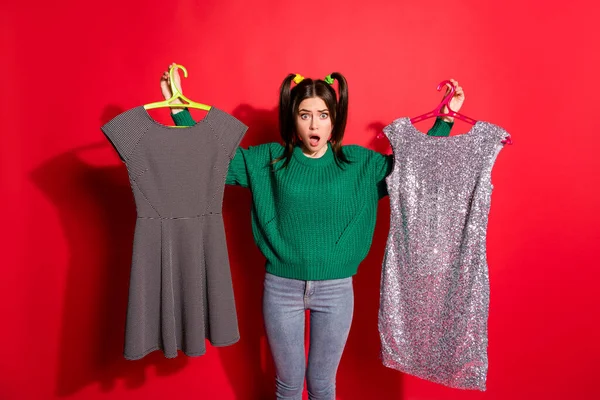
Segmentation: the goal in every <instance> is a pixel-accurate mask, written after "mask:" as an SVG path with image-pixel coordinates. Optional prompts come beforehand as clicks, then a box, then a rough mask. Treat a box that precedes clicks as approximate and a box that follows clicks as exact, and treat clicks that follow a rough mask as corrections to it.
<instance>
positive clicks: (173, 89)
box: [169, 64, 188, 97]
mask: <svg viewBox="0 0 600 400" xmlns="http://www.w3.org/2000/svg"><path fill="white" fill-rule="evenodd" d="M177 68H180V69H181V70H182V71H183V77H184V78H187V76H188V72H187V69H185V67H184V66H183V65H181V64H175V65H173V66H172V67H171V69H170V70H169V78H171V93H172V94H173V97H175V96H177V95H179V94H181V92H180V91H179V89H178V88H176V87H175V79H174V77H175V75H174V74H177V73H178V72H177Z"/></svg>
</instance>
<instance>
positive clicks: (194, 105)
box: [144, 64, 211, 111]
mask: <svg viewBox="0 0 600 400" xmlns="http://www.w3.org/2000/svg"><path fill="white" fill-rule="evenodd" d="M177 68H181V70H182V71H183V76H184V77H185V78H187V76H188V73H187V69H185V67H184V66H183V65H179V64H175V65H173V66H172V67H171V69H170V70H169V77H170V78H171V93H173V95H172V96H171V98H170V99H169V100H165V101H157V102H156V103H150V104H146V105H144V108H145V109H146V110H150V109H152V108H159V107H171V108H173V107H181V108H182V107H190V108H198V109H200V110H205V111H208V110H210V109H211V106H207V105H206V104H201V103H196V102H195V101H192V100H190V99H188V98H187V97H185V96H184V95H183V93H181V92H180V91H179V89H177V88H176V87H175V80H174V79H173V77H174V75H173V74H177V73H178V72H177ZM175 99H180V100H181V101H182V102H183V104H171V102H172V101H173V100H175Z"/></svg>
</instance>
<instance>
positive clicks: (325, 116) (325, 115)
mask: <svg viewBox="0 0 600 400" xmlns="http://www.w3.org/2000/svg"><path fill="white" fill-rule="evenodd" d="M327 118H329V114H327V113H323V114H321V119H327Z"/></svg>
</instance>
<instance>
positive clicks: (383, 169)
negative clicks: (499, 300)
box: [173, 110, 451, 280]
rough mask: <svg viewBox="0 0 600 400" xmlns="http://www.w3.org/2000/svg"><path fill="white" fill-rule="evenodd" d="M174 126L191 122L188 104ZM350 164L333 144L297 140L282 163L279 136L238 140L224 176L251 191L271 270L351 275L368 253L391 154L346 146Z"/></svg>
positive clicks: (442, 129) (439, 127)
mask: <svg viewBox="0 0 600 400" xmlns="http://www.w3.org/2000/svg"><path fill="white" fill-rule="evenodd" d="M173 120H174V122H175V123H176V124H177V125H179V126H182V125H187V126H190V125H193V124H195V122H194V120H193V119H192V117H191V115H190V113H189V112H188V111H187V110H185V111H183V112H180V113H178V114H174V115H173ZM450 128H451V124H449V123H446V122H443V121H441V120H439V119H438V120H436V123H435V124H434V125H433V127H432V129H431V130H430V131H429V133H428V134H429V135H432V136H448V135H449V134H450ZM342 149H343V152H344V154H345V155H346V157H347V158H348V159H349V161H350V163H349V164H342V167H340V166H339V165H338V164H337V163H336V162H335V160H334V156H333V151H332V150H331V147H329V148H328V150H327V151H326V152H325V154H324V155H323V156H322V157H321V158H309V157H306V156H305V155H304V154H303V153H302V150H301V148H300V147H296V149H295V150H294V152H293V157H292V159H291V160H290V163H289V165H288V166H287V167H286V168H281V166H282V165H283V161H280V162H279V163H277V164H275V165H274V166H273V165H271V164H270V163H271V161H272V160H274V159H276V158H278V157H280V156H281V155H282V154H283V146H282V145H281V144H279V143H266V144H263V145H258V146H251V147H249V148H248V149H244V148H242V147H238V149H237V151H236V154H235V157H234V158H233V159H232V160H231V163H230V164H229V171H228V174H227V179H226V183H227V184H229V185H239V186H243V187H247V188H249V189H250V190H251V191H252V203H253V204H252V232H253V234H254V240H255V241H256V244H257V246H258V248H259V249H260V251H261V252H262V253H263V254H264V256H265V257H266V259H267V265H266V269H267V271H268V272H270V273H271V274H274V275H277V276H281V277H285V278H293V279H302V280H324V279H339V278H346V277H349V276H352V275H354V274H356V271H357V269H358V265H359V264H360V263H361V261H362V260H364V258H365V257H366V256H367V253H368V252H369V248H370V247H371V242H372V239H373V232H374V230H375V221H376V215H377V201H378V199H379V198H381V197H383V196H384V195H385V194H386V191H385V177H386V176H387V175H388V174H389V173H390V172H391V170H392V165H393V158H392V156H385V155H382V154H380V153H378V152H376V151H373V150H369V149H366V148H364V147H361V146H355V145H350V146H343V148H342Z"/></svg>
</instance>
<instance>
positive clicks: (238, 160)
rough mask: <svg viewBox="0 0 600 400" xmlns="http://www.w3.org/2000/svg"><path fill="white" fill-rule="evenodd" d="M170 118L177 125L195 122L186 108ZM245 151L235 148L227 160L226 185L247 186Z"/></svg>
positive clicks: (188, 124) (189, 124)
mask: <svg viewBox="0 0 600 400" xmlns="http://www.w3.org/2000/svg"><path fill="white" fill-rule="evenodd" d="M171 118H173V122H174V123H175V125H177V126H192V125H194V124H195V123H196V121H194V119H193V118H192V114H190V112H189V110H188V109H187V108H186V109H185V110H183V111H182V112H179V113H177V114H173V113H171ZM246 152H247V150H245V149H243V148H241V147H238V148H237V149H236V151H235V155H234V156H233V158H232V160H231V161H230V162H229V169H228V170H227V177H226V178H225V184H226V185H238V186H242V187H248V186H249V182H250V180H249V179H248V164H247V157H246V156H247V154H246Z"/></svg>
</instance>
